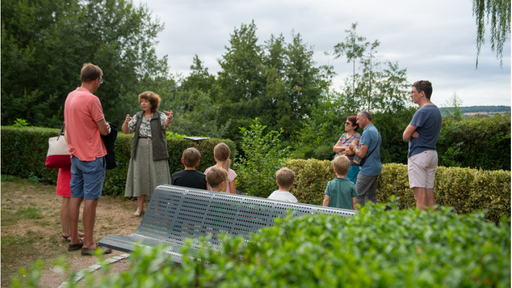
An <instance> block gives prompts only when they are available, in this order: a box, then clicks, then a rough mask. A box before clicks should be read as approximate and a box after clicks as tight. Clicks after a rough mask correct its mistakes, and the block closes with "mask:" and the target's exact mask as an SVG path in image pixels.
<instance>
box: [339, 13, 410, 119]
mask: <svg viewBox="0 0 512 288" xmlns="http://www.w3.org/2000/svg"><path fill="white" fill-rule="evenodd" d="M356 27H357V23H354V24H352V29H350V30H345V31H346V32H347V33H348V36H347V37H346V38H345V39H346V40H345V42H341V43H338V44H337V45H336V46H334V51H335V54H336V55H337V57H341V55H346V57H347V63H349V62H350V61H352V64H353V69H354V70H353V74H352V79H350V80H352V83H351V84H352V85H351V86H352V87H351V88H350V86H349V85H350V84H349V79H346V81H345V83H346V86H345V87H344V88H343V97H346V99H344V100H342V101H341V103H343V104H344V105H345V106H346V107H347V108H349V109H350V110H353V109H354V108H358V109H366V110H369V111H374V112H377V111H388V112H392V111H397V110H399V109H402V108H404V107H406V106H407V96H406V91H405V88H406V87H407V86H408V84H407V77H406V71H407V69H400V67H399V65H398V62H395V63H392V62H390V61H385V62H384V63H385V64H386V66H387V67H386V68H384V70H380V67H381V66H382V64H383V63H382V62H381V61H379V60H378V57H377V47H379V46H380V42H379V40H374V41H373V42H369V41H366V38H365V37H362V36H359V35H357V34H356V33H355V29H356ZM357 59H359V63H360V67H359V69H360V70H361V72H362V73H361V74H358V73H355V62H356V60H357Z"/></svg>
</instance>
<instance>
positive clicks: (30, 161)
mask: <svg viewBox="0 0 512 288" xmlns="http://www.w3.org/2000/svg"><path fill="white" fill-rule="evenodd" d="M59 132H60V130H59V129H50V128H36V127H27V128H13V127H2V174H8V175H16V176H19V177H23V178H30V177H37V178H39V180H40V181H42V182H46V183H55V182H56V181H57V172H58V170H57V169H48V168H46V166H45V165H44V162H45V160H46V153H47V151H48V138H50V137H54V136H57V135H58V134H59ZM132 138H133V134H130V135H125V134H122V133H119V134H118V136H117V140H116V143H115V149H114V151H115V155H116V160H117V162H119V166H118V167H116V168H115V169H111V170H107V175H106V177H105V182H104V183H103V193H104V195H114V196H116V195H123V194H124V188H125V183H126V175H127V171H128V164H129V162H130V151H131V141H132ZM221 141H223V142H225V143H226V144H227V145H228V146H229V147H230V149H231V151H236V149H235V144H234V143H233V141H231V140H220V139H209V140H201V141H192V140H188V139H183V137H181V136H179V135H176V134H172V133H168V135H167V149H168V151H169V160H168V161H169V170H170V172H171V174H172V173H174V172H177V171H180V170H183V168H184V166H183V164H182V163H181V156H182V153H183V150H185V149H187V148H189V147H195V148H197V149H198V150H199V152H201V162H200V163H199V165H198V166H197V167H196V169H197V170H199V171H204V170H206V168H208V167H210V166H213V165H215V159H214V158H213V148H214V147H215V145H217V144H218V143H219V142H221ZM234 154H235V153H234V152H232V154H231V159H232V160H233V159H234V157H235V155H234Z"/></svg>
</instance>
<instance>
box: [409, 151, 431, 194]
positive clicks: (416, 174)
mask: <svg viewBox="0 0 512 288" xmlns="http://www.w3.org/2000/svg"><path fill="white" fill-rule="evenodd" d="M407 167H408V170H409V185H410V187H411V188H414V187H422V188H434V178H435V176H436V168H437V151H436V150H427V151H423V152H421V153H419V154H416V155H413V156H411V157H409V159H408V161H407Z"/></svg>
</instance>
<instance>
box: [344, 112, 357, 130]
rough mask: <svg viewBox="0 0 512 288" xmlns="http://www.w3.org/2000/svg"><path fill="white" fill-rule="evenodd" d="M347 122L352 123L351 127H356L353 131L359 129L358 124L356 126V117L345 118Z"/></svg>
mask: <svg viewBox="0 0 512 288" xmlns="http://www.w3.org/2000/svg"><path fill="white" fill-rule="evenodd" d="M347 121H349V122H350V123H352V126H354V127H356V128H355V130H357V129H359V124H357V117H356V116H355V115H350V116H347Z"/></svg>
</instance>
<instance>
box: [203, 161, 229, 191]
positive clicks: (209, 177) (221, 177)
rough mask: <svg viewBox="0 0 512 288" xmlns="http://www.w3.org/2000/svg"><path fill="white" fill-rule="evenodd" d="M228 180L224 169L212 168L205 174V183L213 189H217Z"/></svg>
mask: <svg viewBox="0 0 512 288" xmlns="http://www.w3.org/2000/svg"><path fill="white" fill-rule="evenodd" d="M226 180H228V171H226V169H224V168H219V167H215V166H214V167H212V168H211V169H210V170H208V174H206V182H208V184H210V186H212V187H213V188H217V187H218V186H219V185H220V184H221V183H222V182H224V181H226Z"/></svg>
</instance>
